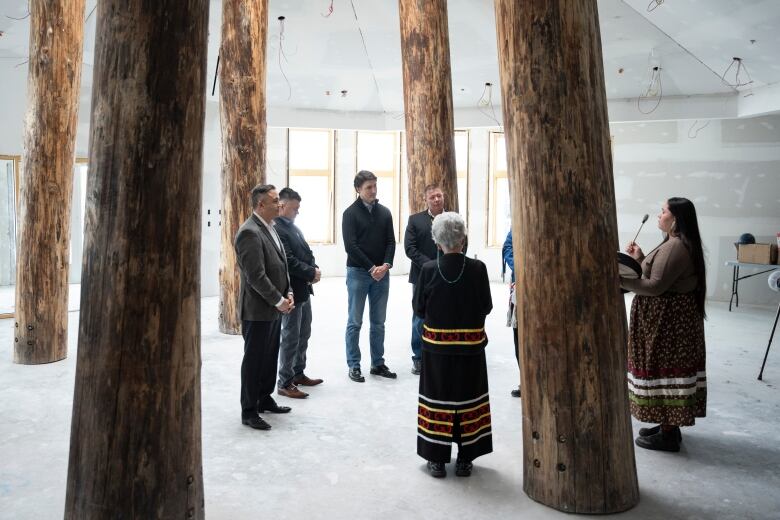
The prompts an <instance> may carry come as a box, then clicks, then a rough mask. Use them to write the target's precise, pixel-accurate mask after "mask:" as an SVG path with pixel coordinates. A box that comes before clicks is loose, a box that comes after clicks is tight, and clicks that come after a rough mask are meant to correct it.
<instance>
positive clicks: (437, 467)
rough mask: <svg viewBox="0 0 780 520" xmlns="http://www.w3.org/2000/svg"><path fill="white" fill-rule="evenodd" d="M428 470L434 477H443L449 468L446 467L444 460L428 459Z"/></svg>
mask: <svg viewBox="0 0 780 520" xmlns="http://www.w3.org/2000/svg"><path fill="white" fill-rule="evenodd" d="M428 472H429V473H430V474H431V476H432V477H434V478H442V477H446V476H447V470H446V469H444V463H443V462H431V461H430V460H429V461H428Z"/></svg>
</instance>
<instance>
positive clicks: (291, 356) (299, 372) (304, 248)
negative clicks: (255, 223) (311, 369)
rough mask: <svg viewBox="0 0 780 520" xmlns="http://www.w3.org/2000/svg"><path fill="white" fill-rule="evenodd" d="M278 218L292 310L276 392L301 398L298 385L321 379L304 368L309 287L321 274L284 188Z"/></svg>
mask: <svg viewBox="0 0 780 520" xmlns="http://www.w3.org/2000/svg"><path fill="white" fill-rule="evenodd" d="M279 202H280V203H281V207H280V209H279V216H278V217H276V218H275V219H274V228H275V229H276V232H277V233H278V234H279V238H280V239H281V241H282V245H283V246H284V252H285V255H286V256H287V268H288V269H289V271H290V285H291V286H292V290H293V298H294V300H295V308H294V309H293V310H292V311H290V313H289V314H285V315H284V316H282V333H281V335H282V339H281V345H280V347H279V380H278V381H277V383H276V386H277V390H276V393H278V394H279V395H283V396H285V397H291V398H293V399H303V398H305V397H307V396H308V395H309V394H307V393H306V392H302V391H301V390H300V389H299V388H298V387H299V386H316V385H318V384H320V383H322V379H311V378H310V377H308V376H307V375H306V374H304V370H305V369H306V350H307V349H308V347H309V337H311V302H310V301H309V296H310V295H312V294H314V291H313V290H312V284H315V283H317V282H319V281H320V277H321V273H320V269H319V267H317V264H316V263H315V262H314V253H312V250H311V248H309V244H308V243H307V242H306V239H304V238H303V233H302V232H301V230H300V229H298V227H297V226H296V225H295V217H297V216H298V209H299V208H300V205H301V196H300V195H299V194H298V192H297V191H295V190H292V189H290V188H284V189H282V191H280V192H279Z"/></svg>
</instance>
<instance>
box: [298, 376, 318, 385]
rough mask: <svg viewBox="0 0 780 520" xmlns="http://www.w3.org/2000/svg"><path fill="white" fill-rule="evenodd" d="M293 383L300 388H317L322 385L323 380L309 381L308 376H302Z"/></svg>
mask: <svg viewBox="0 0 780 520" xmlns="http://www.w3.org/2000/svg"><path fill="white" fill-rule="evenodd" d="M293 383H295V384H296V385H300V386H317V385H318V384H320V383H322V379H309V377H308V376H307V375H306V374H301V375H299V376H298V377H296V378H295V379H293Z"/></svg>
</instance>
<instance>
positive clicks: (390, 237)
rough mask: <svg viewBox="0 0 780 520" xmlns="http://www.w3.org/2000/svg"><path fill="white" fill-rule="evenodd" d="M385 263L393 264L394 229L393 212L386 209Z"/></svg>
mask: <svg viewBox="0 0 780 520" xmlns="http://www.w3.org/2000/svg"><path fill="white" fill-rule="evenodd" d="M385 240H386V241H387V242H386V246H385V260H384V261H385V263H386V264H390V265H393V259H394V258H395V229H394V228H393V214H392V213H390V210H387V224H386V225H385Z"/></svg>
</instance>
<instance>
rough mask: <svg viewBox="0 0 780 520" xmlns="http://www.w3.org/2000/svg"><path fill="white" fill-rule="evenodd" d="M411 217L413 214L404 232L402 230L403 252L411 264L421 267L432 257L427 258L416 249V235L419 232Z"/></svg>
mask: <svg viewBox="0 0 780 520" xmlns="http://www.w3.org/2000/svg"><path fill="white" fill-rule="evenodd" d="M413 217H414V215H411V216H410V217H409V222H408V223H407V225H406V232H404V252H405V253H406V256H407V257H408V258H409V260H411V261H412V263H413V264H415V265H416V266H418V267H422V265H423V264H424V263H425V262H427V261H429V260H433V259H432V258H428V257H427V256H426V255H425V254H423V253H421V252H420V250H419V249H418V243H417V236H418V234H419V233H418V229H417V225H416V222H415V219H414V218H413Z"/></svg>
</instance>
